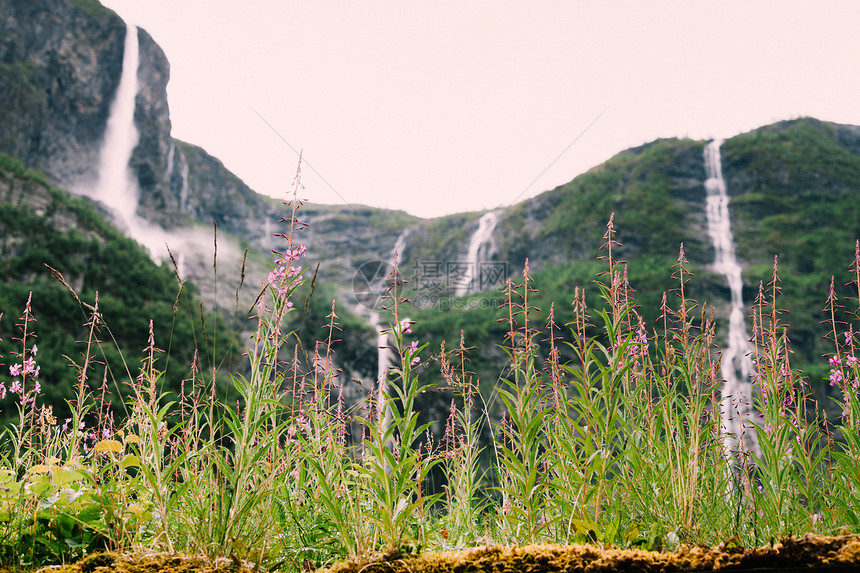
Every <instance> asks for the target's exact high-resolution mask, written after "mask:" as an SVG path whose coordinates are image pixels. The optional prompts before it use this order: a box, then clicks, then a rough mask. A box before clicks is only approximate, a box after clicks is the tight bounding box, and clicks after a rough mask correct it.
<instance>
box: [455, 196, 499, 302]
mask: <svg viewBox="0 0 860 573" xmlns="http://www.w3.org/2000/svg"><path fill="white" fill-rule="evenodd" d="M498 222H499V215H498V213H496V212H495V211H490V212H489V213H485V214H484V215H483V216H482V217H481V218H480V219H478V228H477V229H476V230H475V232H474V233H472V238H471V240H470V241H469V250H468V252H467V254H466V263H467V264H466V272H465V274H464V276H463V280H462V281H461V282H459V283H458V284H457V288H455V289H454V295H455V296H465V295H467V294H469V293H470V292H475V291H477V290H480V276H481V274H480V271H479V269H478V266H479V263H480V262H481V260H482V259H485V258H489V256H490V255H491V254H492V253H493V251H494V250H495V248H496V242H495V240H494V239H493V231H494V230H495V228H496V225H497V224H498ZM476 278H477V279H478V284H475V279H476Z"/></svg>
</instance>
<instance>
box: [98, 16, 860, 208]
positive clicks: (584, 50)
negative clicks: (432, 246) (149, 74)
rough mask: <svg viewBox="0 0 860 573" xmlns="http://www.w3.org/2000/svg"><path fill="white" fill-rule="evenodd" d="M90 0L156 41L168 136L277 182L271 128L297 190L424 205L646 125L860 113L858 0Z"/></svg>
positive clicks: (544, 166)
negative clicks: (165, 64)
mask: <svg viewBox="0 0 860 573" xmlns="http://www.w3.org/2000/svg"><path fill="white" fill-rule="evenodd" d="M103 3H104V4H105V5H107V6H109V7H111V8H113V9H114V10H115V11H116V12H117V13H118V14H119V15H120V16H122V17H123V18H126V19H128V20H130V21H131V22H132V23H134V24H137V25H139V26H140V27H142V28H144V29H145V30H147V31H148V32H149V33H150V34H151V35H152V36H153V38H155V41H156V42H158V43H159V44H160V45H161V47H162V48H163V49H164V51H165V53H166V54H167V57H168V59H169V60H170V63H171V79H170V84H169V85H168V98H169V102H170V109H171V120H172V122H173V135H174V136H175V137H177V138H179V139H182V140H185V141H188V142H190V143H194V144H196V145H200V146H201V147H203V148H205V149H206V150H207V151H208V152H209V153H211V154H213V155H214V156H216V157H218V158H219V159H221V160H222V161H223V162H224V164H225V165H226V166H227V167H228V168H229V169H231V170H232V171H233V172H234V173H236V175H238V176H239V177H241V178H242V179H243V180H244V181H245V182H246V183H247V184H248V185H250V186H251V187H252V188H253V189H255V190H256V191H258V192H260V193H265V194H268V195H273V196H276V197H283V196H284V194H285V192H286V191H287V189H288V188H289V185H290V182H291V180H292V177H293V174H294V173H295V168H296V161H297V157H296V155H295V154H294V152H293V151H292V150H291V149H290V147H289V146H288V145H287V144H286V143H285V142H284V141H283V140H286V142H288V143H289V145H291V146H292V147H294V148H295V149H297V150H303V154H304V159H305V162H306V163H305V166H304V169H303V181H304V185H305V198H306V199H308V200H310V201H311V202H315V203H329V204H344V203H347V204H367V205H373V206H377V207H386V208H391V209H403V210H406V211H408V212H410V213H412V214H415V215H419V216H422V217H432V216H437V215H442V214H448V213H454V212H460V211H475V210H482V209H487V208H493V207H499V206H507V205H510V204H512V203H515V202H517V201H521V200H523V199H524V198H527V197H530V196H534V195H536V194H538V193H540V192H542V191H545V190H547V189H551V188H553V187H555V186H557V185H560V184H563V183H566V182H567V181H570V180H571V179H573V178H574V177H575V176H576V175H578V174H580V173H582V172H584V171H586V170H588V169H589V168H591V167H593V166H595V165H598V164H600V163H602V162H603V161H605V160H607V159H609V158H610V157H611V156H612V155H614V154H615V153H617V152H619V151H621V150H623V149H626V148H628V147H632V146H635V145H640V144H642V143H645V142H648V141H652V140H654V139H656V138H658V137H692V138H699V139H705V138H711V137H731V136H732V135H735V134H737V133H741V132H744V131H748V130H750V129H753V128H755V127H758V126H761V125H764V124H768V123H772V122H774V121H779V120H782V119H791V118H795V117H799V116H805V115H811V116H815V117H818V118H820V119H824V120H829V121H836V122H840V123H852V124H860V73H858V69H859V68H858V65H860V64H858V63H860V40H858V31H857V27H858V25H860V2H855V1H845V2H823V1H822V2H812V1H808V2H796V1H786V0H783V1H778V2H750V1H747V0H744V1H738V2H717V1H715V2H701V1H695V0H684V1H671V2H670V1H663V2H656V1H655V2H644V1H641V0H638V1H627V2H617V1H611V2H610V1H600V2H574V1H539V0H537V1H529V2H510V1H502V0H458V1H449V0H433V1H432V2H428V1H424V2H417V1H411V0H400V1H397V2H395V1H388V2H380V1H356V0H342V1H326V0H301V1H299V0H245V1H242V2H238V1H236V0H103ZM261 117H262V118H261ZM267 124H268V125H267ZM270 126H271V127H270ZM589 126H590V127H589ZM577 138H578V139H577ZM559 156H560V157H559ZM556 159H557V161H556Z"/></svg>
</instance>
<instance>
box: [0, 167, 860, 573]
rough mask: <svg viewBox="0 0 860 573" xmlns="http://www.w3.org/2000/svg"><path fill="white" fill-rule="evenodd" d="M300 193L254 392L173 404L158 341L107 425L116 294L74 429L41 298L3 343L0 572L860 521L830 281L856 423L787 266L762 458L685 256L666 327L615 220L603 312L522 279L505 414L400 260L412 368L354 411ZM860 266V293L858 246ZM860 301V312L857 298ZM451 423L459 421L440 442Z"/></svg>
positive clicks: (620, 542)
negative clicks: (544, 294) (813, 366)
mask: <svg viewBox="0 0 860 573" xmlns="http://www.w3.org/2000/svg"><path fill="white" fill-rule="evenodd" d="M300 189H301V180H300V171H299V172H298V173H297V176H296V180H295V182H294V193H293V200H292V202H291V203H290V207H291V213H290V217H288V218H287V222H288V223H289V225H290V227H289V231H288V232H285V233H284V234H283V237H284V241H285V244H284V250H283V251H282V252H276V253H275V257H276V259H275V263H274V265H273V270H272V272H271V273H270V275H269V276H268V277H267V278H266V280H265V281H264V282H263V285H262V288H261V291H260V296H259V297H258V299H257V303H256V305H255V315H254V318H255V320H256V328H255V329H254V331H253V334H252V336H251V337H250V340H249V342H248V348H247V357H248V360H249V369H248V372H249V374H248V375H247V376H241V375H239V374H233V375H232V382H233V385H234V386H235V388H236V390H237V391H238V393H239V394H240V396H241V400H240V401H239V402H238V403H236V404H227V403H221V402H220V401H219V400H218V398H217V396H216V393H215V376H214V374H213V373H201V372H199V371H198V369H197V367H196V364H192V365H190V366H189V374H188V379H187V380H186V384H185V386H184V387H183V391H182V393H181V395H180V396H178V397H174V399H169V400H168V399H166V398H165V397H164V396H162V395H160V394H159V390H158V388H159V386H160V385H159V379H160V377H161V371H160V370H159V364H160V361H161V357H160V355H161V351H159V349H158V346H157V343H158V341H156V340H154V337H153V336H152V335H150V339H149V340H148V341H147V343H146V346H145V351H144V357H143V360H142V361H141V366H140V368H139V372H138V375H137V377H136V378H134V379H129V380H127V381H126V383H128V384H130V385H131V386H132V388H133V393H132V396H133V398H132V399H131V400H130V402H129V404H128V405H127V412H128V415H127V417H126V419H123V420H113V419H112V418H111V417H110V415H109V414H108V412H109V408H107V407H106V399H105V394H104V392H103V391H101V390H98V388H99V383H98V382H99V381H97V380H96V381H94V380H92V377H93V376H94V372H96V370H95V369H94V368H93V364H94V359H93V348H94V347H95V346H96V345H97V344H100V343H99V342H98V339H99V332H100V329H101V328H103V327H104V326H105V325H104V324H103V323H102V322H101V315H100V314H99V312H98V301H97V300H96V301H93V305H92V306H89V307H88V308H89V309H90V317H91V318H90V320H89V322H88V332H89V336H88V339H87V340H86V341H85V342H84V343H83V346H84V349H83V352H82V356H83V359H82V361H81V363H80V364H77V365H74V366H73V367H74V368H75V369H76V379H77V383H76V386H75V392H74V396H73V397H70V402H69V406H70V410H71V411H72V415H71V418H70V419H68V420H65V422H64V423H60V421H58V420H57V419H56V418H55V417H54V416H53V413H52V412H51V411H50V410H49V409H48V408H46V407H43V406H42V405H41V404H40V401H39V387H40V378H39V369H38V365H37V359H38V348H37V346H36V344H35V343H34V341H35V338H34V328H35V326H34V325H36V324H37V323H36V322H35V317H33V316H32V314H31V312H30V308H29V304H28V305H27V307H26V308H25V309H24V311H23V314H22V315H21V319H20V321H19V327H20V336H19V338H18V339H17V342H19V343H20V351H19V352H17V353H16V354H15V355H14V356H11V357H6V359H7V361H11V362H12V365H11V368H10V372H9V374H10V377H11V381H8V380H9V379H7V383H4V384H0V399H2V407H3V408H12V409H15V410H16V411H17V413H18V418H17V423H15V424H14V425H13V426H12V427H10V428H9V429H8V430H7V433H6V435H5V442H4V449H3V454H2V458H0V560H2V562H3V563H5V564H11V565H42V564H47V563H54V562H64V561H69V560H73V559H76V558H79V557H81V556H82V555H84V554H85V553H89V552H93V551H96V550H100V549H110V550H124V551H125V550H131V551H154V550H160V551H168V552H185V553H194V554H202V555H204V556H206V557H208V558H210V559H213V560H214V559H217V558H219V557H228V558H232V559H234V560H236V561H239V560H247V561H250V562H254V563H258V564H261V565H262V566H263V567H267V568H270V569H281V570H290V571H297V570H303V569H307V568H308V567H316V566H321V565H326V564H329V563H331V562H333V561H336V560H339V559H345V558H349V557H361V556H365V555H368V554H370V553H373V552H378V551H384V552H387V553H389V554H392V555H394V554H397V553H400V552H404V551H417V550H425V549H453V548H462V547H468V546H472V545H475V544H487V543H506V544H508V543H532V542H541V541H555V542H561V543H572V542H584V543H596V544H601V545H606V546H621V547H628V546H639V547H645V548H651V549H664V548H666V549H671V548H673V547H675V546H676V545H677V544H679V543H682V542H684V543H704V544H716V543H720V542H723V541H726V540H730V539H733V540H735V541H736V542H738V543H742V544H748V545H753V544H760V543H764V542H767V541H769V540H771V539H774V538H777V537H779V536H783V535H787V534H800V533H805V532H816V533H836V532H840V531H851V532H858V531H860V514H858V508H860V399H858V385H860V383H858V379H860V364H858V362H860V360H858V357H857V350H858V349H857V346H858V345H860V339H858V338H857V333H856V332H855V330H854V329H853V326H852V325H850V324H845V323H843V322H841V319H840V318H839V317H840V316H842V315H843V312H842V309H841V306H840V305H841V304H842V302H841V301H839V300H838V299H837V297H836V294H835V291H834V290H833V289H831V292H830V293H829V296H826V295H827V293H824V295H825V298H826V308H825V310H826V315H825V318H826V320H828V321H829V325H830V333H829V338H830V339H831V340H832V343H833V353H832V355H831V356H828V357H826V359H827V360H828V361H829V363H830V366H831V374H830V381H831V383H832V384H833V385H834V386H836V387H838V389H839V390H840V395H841V398H840V400H841V401H840V402H839V409H840V411H841V415H840V416H839V417H838V418H837V419H835V420H828V419H827V418H826V416H825V415H824V414H823V410H822V408H821V405H818V404H815V403H814V402H813V401H812V399H811V394H810V390H809V382H808V381H807V380H804V378H803V377H802V375H801V374H800V373H798V372H796V371H794V370H792V368H791V364H790V361H789V358H790V355H791V349H790V343H789V340H790V339H789V336H788V330H787V328H786V326H785V324H783V322H782V313H781V311H780V310H779V294H780V293H779V275H778V267H777V265H776V263H775V264H774V270H773V275H772V277H771V278H770V280H769V282H768V283H767V284H762V286H761V288H760V294H759V297H758V299H757V300H756V302H755V304H754V305H753V307H752V310H751V314H752V323H753V340H752V342H753V343H754V348H755V356H754V359H755V361H754V364H755V374H754V378H755V379H754V382H755V385H756V388H757V394H756V396H754V397H753V398H754V403H755V406H756V409H757V411H758V413H759V419H758V422H757V423H756V430H757V433H758V440H759V444H760V446H761V455H756V454H755V453H754V452H750V451H747V450H745V449H744V448H743V440H737V441H736V442H735V443H737V444H738V446H737V448H736V449H735V450H729V449H727V448H726V443H727V442H726V440H725V437H726V436H725V433H724V430H723V428H722V427H721V412H720V411H719V408H720V404H721V395H720V382H721V381H720V377H719V376H720V375H719V356H718V349H717V342H716V341H717V338H716V335H715V332H716V326H715V324H714V322H713V320H712V314H713V311H712V309H711V307H709V306H707V305H705V304H702V305H699V304H698V303H696V302H695V301H693V300H690V299H689V297H688V295H687V285H688V281H689V280H691V275H690V273H689V270H688V264H687V261H686V259H685V256H684V251H683V247H682V248H681V251H680V253H679V256H678V260H677V264H676V266H675V274H674V279H675V281H676V287H675V289H674V290H673V291H672V292H670V293H666V294H664V297H663V304H662V316H661V317H660V319H659V320H658V321H657V322H656V323H655V324H653V325H648V324H646V323H645V322H644V321H643V319H642V317H641V316H640V315H639V314H638V313H637V307H636V303H635V299H634V293H633V290H632V288H631V286H630V284H629V283H628V281H627V272H626V267H625V265H624V263H621V262H619V261H617V260H616V259H615V258H614V256H613V253H612V249H613V246H614V245H615V244H616V243H615V229H614V227H613V222H612V220H610V223H609V225H608V226H607V231H606V235H605V236H604V240H605V245H604V249H605V250H604V254H603V260H604V261H605V264H606V270H605V272H604V273H602V274H601V275H600V276H598V277H597V279H596V280H597V284H598V286H599V290H600V293H601V296H600V299H599V300H598V301H586V300H585V295H584V290H580V289H576V290H575V291H574V292H573V293H571V296H572V306H571V309H570V310H569V311H559V310H558V309H556V308H554V307H553V308H551V309H549V310H548V313H547V314H546V315H542V314H541V313H540V312H539V309H536V308H534V306H533V305H532V303H531V302H530V297H532V293H533V292H534V289H535V285H534V284H533V281H532V278H531V275H530V272H529V267H528V264H526V266H525V269H524V272H523V274H522V279H521V280H520V281H518V282H513V281H512V282H509V283H508V285H507V287H506V289H505V295H506V299H507V303H506V309H507V319H506V322H507V327H508V328H507V336H506V338H505V340H504V341H500V343H501V344H502V345H503V347H504V349H505V351H506V354H507V364H506V365H505V366H504V369H503V370H502V371H501V375H500V381H499V384H498V385H497V387H496V389H495V392H497V397H498V399H500V400H501V403H502V405H503V408H502V409H503V415H502V416H501V418H499V419H495V418H492V417H491V416H490V415H489V411H490V408H489V407H488V406H487V404H488V403H489V402H490V401H492V400H494V399H495V396H482V395H481V394H480V393H479V391H478V388H479V385H478V383H477V381H475V380H474V379H473V378H472V377H471V376H470V374H469V372H468V370H467V364H468V362H467V360H468V356H467V355H468V350H467V347H466V343H467V341H464V340H463V339H462V337H461V339H460V340H459V344H458V345H457V346H456V348H454V349H453V350H451V349H447V350H446V348H445V345H443V346H442V348H441V349H440V352H439V353H438V355H437V356H438V357H439V362H438V369H436V368H435V367H434V365H435V362H433V361H432V360H430V356H429V350H428V349H427V348H426V344H425V345H422V344H421V342H420V338H419V337H420V326H421V325H420V324H417V325H414V328H415V331H416V333H417V334H414V333H413V332H412V328H413V325H412V324H410V323H409V322H408V321H406V320H404V318H403V316H402V311H401V308H402V305H403V303H404V299H403V298H402V285H403V283H402V280H401V278H400V276H399V274H398V270H397V268H396V265H395V271H394V273H393V274H392V276H391V277H390V282H389V290H388V292H387V293H386V301H387V309H388V311H389V313H390V320H389V328H390V340H393V343H392V344H393V350H394V353H395V354H396V356H397V364H396V365H395V366H394V367H393V368H391V369H389V371H388V373H387V375H386V378H385V379H384V380H382V381H380V383H381V385H382V388H383V389H384V390H383V391H381V392H380V389H379V388H370V389H368V392H367V396H366V400H365V401H364V402H363V403H360V404H345V403H344V402H343V400H342V395H343V389H344V386H345V385H346V384H351V383H352V382H351V381H347V380H342V379H341V378H340V376H339V371H338V369H337V367H336V362H337V361H336V358H337V357H336V356H334V355H333V353H332V343H333V342H334V341H335V340H336V338H337V336H338V316H337V314H336V310H335V305H334V302H333V303H332V311H331V314H330V315H329V317H328V321H329V322H328V324H327V331H328V337H327V339H326V340H324V341H320V342H319V343H318V344H317V346H316V347H315V348H314V349H313V353H312V357H313V359H312V368H311V370H310V371H309V372H302V371H301V366H300V361H299V359H298V354H297V352H298V350H297V347H296V346H295V345H294V343H293V342H292V340H293V337H292V334H294V333H290V332H287V331H285V330H284V329H285V326H284V325H285V324H286V320H285V319H286V318H287V316H288V314H289V313H291V312H295V308H294V306H293V301H292V300H291V299H292V298H293V297H294V296H295V293H296V289H297V288H298V287H299V285H301V283H302V282H303V281H304V275H303V269H302V268H301V259H302V257H303V255H304V247H303V246H300V245H299V243H298V237H299V235H298V227H299V225H298V224H297V210H298V209H299V207H300V202H299V200H298V193H299V191H300ZM853 272H854V276H853V282H854V284H855V286H856V287H860V246H858V250H857V256H856V257H855V261H854V264H853ZM854 304H856V307H857V309H858V310H856V311H854V316H855V318H856V316H857V312H860V296H858V299H857V300H856V301H854ZM563 315H566V316H563ZM539 316H545V317H546V320H545V321H543V319H539V318H538V317H539ZM562 316H563V318H560V317H562ZM562 323H563V324H562ZM561 328H566V329H567V330H569V331H570V336H568V337H567V338H566V339H565V337H562V336H560V335H559V330H560V329H561ZM565 340H566V341H565ZM562 349H564V350H565V352H562ZM562 355H572V356H573V359H572V360H569V361H562V359H561V358H560V357H561V356H562ZM94 382H95V383H94ZM45 383H47V381H45ZM7 384H8V386H7ZM104 385H105V383H104V382H102V384H101V387H102V388H103V387H104ZM431 390H438V391H445V392H448V393H449V394H448V396H449V398H450V399H451V408H450V415H449V417H448V419H447V420H426V419H423V418H422V417H421V413H420V412H419V409H418V407H417V399H418V398H419V397H420V396H421V395H423V394H426V393H428V392H430V391H431ZM379 413H381V415H379ZM437 422H438V425H439V426H440V427H443V428H444V430H443V431H442V432H441V435H438V434H434V433H433V432H432V431H431V430H432V427H433V425H434V424H436V423H437ZM484 436H492V439H491V440H489V441H488V440H486V439H484V438H483V437H484ZM486 460H490V461H489V462H486ZM431 474H432V475H437V476H438V475H441V476H442V477H443V480H442V484H441V485H439V483H438V481H435V480H431V479H430V476H431Z"/></svg>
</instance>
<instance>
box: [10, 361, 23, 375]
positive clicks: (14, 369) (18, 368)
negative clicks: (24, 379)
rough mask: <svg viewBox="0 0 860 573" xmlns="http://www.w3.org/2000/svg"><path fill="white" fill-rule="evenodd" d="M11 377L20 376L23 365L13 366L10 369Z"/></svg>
mask: <svg viewBox="0 0 860 573" xmlns="http://www.w3.org/2000/svg"><path fill="white" fill-rule="evenodd" d="M9 375H11V376H20V375H21V365H20V364H13V365H12V366H10V367H9Z"/></svg>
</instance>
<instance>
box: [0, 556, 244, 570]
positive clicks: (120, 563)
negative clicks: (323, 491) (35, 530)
mask: <svg viewBox="0 0 860 573" xmlns="http://www.w3.org/2000/svg"><path fill="white" fill-rule="evenodd" d="M22 571H32V572H34V573H35V572H38V573H251V571H252V568H251V567H250V566H248V565H247V564H246V563H243V562H240V561H239V560H238V559H229V558H222V559H216V560H215V562H214V563H213V562H211V561H208V560H206V559H204V558H202V557H193V556H185V555H176V554H173V555H171V554H167V553H155V554H138V553H134V554H118V553H94V554H92V555H88V556H86V557H84V558H83V559H81V560H80V561H78V562H77V563H72V564H69V565H49V566H47V567H40V568H38V569H34V570H26V569H20V568H18V569H13V568H8V567H0V573H13V572H15V573H22Z"/></svg>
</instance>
